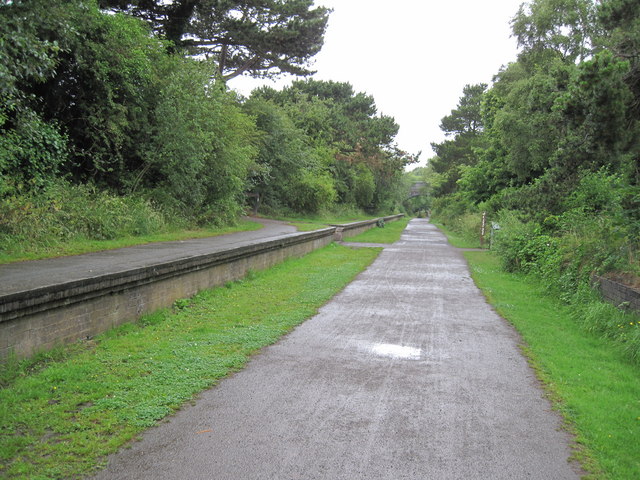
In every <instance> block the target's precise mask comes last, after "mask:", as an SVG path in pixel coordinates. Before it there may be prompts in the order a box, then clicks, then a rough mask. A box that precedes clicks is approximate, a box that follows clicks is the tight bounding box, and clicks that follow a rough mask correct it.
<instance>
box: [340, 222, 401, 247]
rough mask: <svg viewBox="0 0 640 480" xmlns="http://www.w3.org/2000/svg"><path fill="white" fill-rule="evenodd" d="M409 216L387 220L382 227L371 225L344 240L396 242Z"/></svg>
mask: <svg viewBox="0 0 640 480" xmlns="http://www.w3.org/2000/svg"><path fill="white" fill-rule="evenodd" d="M410 220H411V219H410V218H406V217H404V218H400V219H398V220H394V221H393V222H387V223H385V225H384V228H379V227H375V226H374V227H373V228H370V229H369V230H367V231H366V232H362V233H361V234H359V235H355V236H353V237H347V238H345V239H344V241H345V242H364V243H393V242H397V241H398V240H399V239H400V235H402V232H403V231H404V229H405V228H407V224H408V223H409V221H410Z"/></svg>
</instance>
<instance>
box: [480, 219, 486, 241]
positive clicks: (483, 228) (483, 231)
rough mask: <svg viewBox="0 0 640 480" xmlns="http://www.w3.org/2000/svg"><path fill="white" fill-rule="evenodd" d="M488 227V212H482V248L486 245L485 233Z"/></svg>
mask: <svg viewBox="0 0 640 480" xmlns="http://www.w3.org/2000/svg"><path fill="white" fill-rule="evenodd" d="M486 227H487V212H482V228H481V229H480V248H482V247H484V233H485V230H486Z"/></svg>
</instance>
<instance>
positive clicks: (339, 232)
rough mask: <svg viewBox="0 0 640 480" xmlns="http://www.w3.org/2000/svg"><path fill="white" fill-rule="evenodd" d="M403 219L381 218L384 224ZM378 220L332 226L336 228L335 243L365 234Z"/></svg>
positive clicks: (395, 217) (391, 216)
mask: <svg viewBox="0 0 640 480" xmlns="http://www.w3.org/2000/svg"><path fill="white" fill-rule="evenodd" d="M402 217H404V215H403V214H399V215H390V216H388V217H381V218H382V219H383V220H384V221H385V222H392V221H394V220H398V219H400V218H402ZM378 220H380V219H379V218H374V219H373V220H362V221H360V222H352V223H343V224H341V225H332V226H333V227H336V234H335V239H336V240H337V241H339V240H342V239H343V238H348V237H355V236H356V235H359V234H361V233H362V232H366V231H367V230H369V229H370V228H373V227H375V226H376V224H377V223H378Z"/></svg>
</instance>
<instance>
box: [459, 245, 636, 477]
mask: <svg viewBox="0 0 640 480" xmlns="http://www.w3.org/2000/svg"><path fill="white" fill-rule="evenodd" d="M465 257H466V258H467V260H468V261H469V264H470V266H471V271H472V275H473V278H474V280H475V281H476V283H477V285H478V286H479V287H480V288H481V289H482V291H483V292H484V294H485V296H486V297H487V299H488V301H489V302H490V303H491V304H492V305H493V306H494V307H495V308H496V310H497V312H498V313H499V314H500V315H501V316H503V317H504V318H506V319H507V320H508V321H509V322H511V323H512V324H513V325H514V326H515V328H516V329H517V330H518V331H519V332H520V334H521V335H522V338H523V339H524V341H525V342H526V346H525V347H523V350H524V352H525V354H526V355H527V356H528V357H529V359H530V361H531V364H532V365H533V366H534V368H535V369H536V370H537V372H538V375H539V377H540V379H541V380H542V381H543V382H544V384H545V385H546V388H547V389H548V391H549V392H550V397H551V399H552V401H553V402H554V404H555V407H556V408H557V409H558V410H559V411H560V412H561V413H562V415H563V416H564V418H565V419H566V421H567V424H568V427H569V429H570V430H571V431H572V432H573V433H574V434H575V436H576V442H577V444H578V449H577V451H576V452H577V453H576V454H577V457H578V459H579V460H580V461H581V462H582V463H583V465H584V466H585V468H586V469H587V470H588V471H590V472H592V474H591V478H610V479H616V480H617V479H620V480H622V479H629V480H631V479H637V478H640V455H639V454H638V449H637V443H638V439H640V373H639V372H638V369H637V367H636V366H634V365H633V364H631V363H630V362H629V360H628V358H627V357H626V356H625V353H624V352H623V351H622V348H621V347H620V346H618V345H616V344H614V343H613V342H611V341H609V340H607V339H603V338H600V337H598V336H596V334H593V333H591V332H588V331H586V330H585V329H583V328H582V327H581V326H580V325H579V324H578V323H577V322H576V321H575V320H574V319H573V316H572V311H571V309H570V307H568V306H566V305H565V304H563V303H562V302H561V301H560V300H559V299H556V298H554V297H552V296H550V295H548V293H546V291H545V286H544V285H542V284H541V282H539V281H537V280H536V279H535V278H532V277H528V276H523V275H519V274H510V273H506V272H504V271H502V270H501V269H500V265H499V261H498V259H497V258H496V257H495V256H493V255H492V254H491V253H489V252H465Z"/></svg>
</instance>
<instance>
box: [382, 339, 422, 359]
mask: <svg viewBox="0 0 640 480" xmlns="http://www.w3.org/2000/svg"><path fill="white" fill-rule="evenodd" d="M370 350H371V352H372V353H374V354H375V355H379V356H381V357H389V358H398V359H406V360H419V359H420V356H421V355H422V350H421V349H419V348H415V347H407V346H403V345H394V344H392V343H374V344H372V345H371V346H370Z"/></svg>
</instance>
